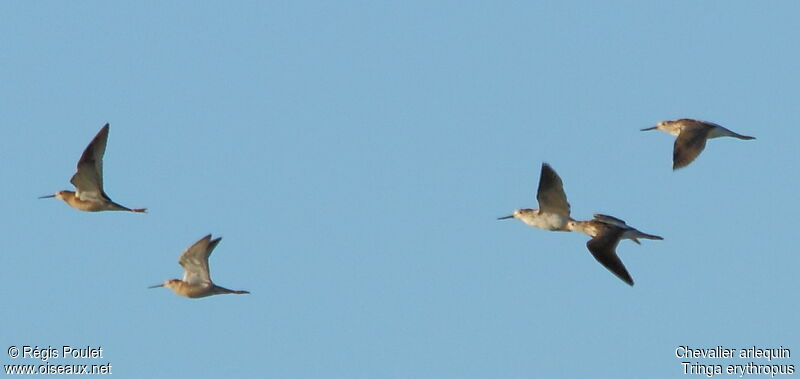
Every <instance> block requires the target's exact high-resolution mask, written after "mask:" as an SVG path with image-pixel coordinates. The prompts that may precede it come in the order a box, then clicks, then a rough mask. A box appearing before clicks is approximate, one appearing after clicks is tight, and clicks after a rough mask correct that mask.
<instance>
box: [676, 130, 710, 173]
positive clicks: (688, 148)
mask: <svg viewBox="0 0 800 379" xmlns="http://www.w3.org/2000/svg"><path fill="white" fill-rule="evenodd" d="M692 121H694V120H692ZM713 127H714V126H713V124H706V123H703V122H700V121H694V122H692V123H690V124H687V125H686V126H684V128H683V129H682V130H681V133H680V134H678V137H677V138H675V145H674V147H673V149H672V169H673V170H677V169H679V168H681V167H686V166H688V165H689V163H692V161H694V160H695V158H697V156H698V155H700V153H702V152H703V149H705V148H706V137H708V132H709V131H710V130H711V129H712V128H713Z"/></svg>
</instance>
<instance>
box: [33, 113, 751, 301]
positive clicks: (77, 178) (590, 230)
mask: <svg viewBox="0 0 800 379" xmlns="http://www.w3.org/2000/svg"><path fill="white" fill-rule="evenodd" d="M655 129H657V130H661V131H664V132H667V133H669V134H671V135H673V136H675V137H676V138H675V146H674V150H673V155H672V163H673V165H672V168H673V170H675V169H678V168H681V167H685V166H686V165H688V164H689V163H691V162H692V161H693V160H694V159H695V158H697V156H698V155H700V153H701V152H702V151H703V149H704V148H705V146H706V140H708V139H711V138H716V137H735V138H739V139H745V140H749V139H754V137H750V136H744V135H741V134H738V133H735V132H733V131H730V130H728V129H726V128H724V127H722V126H720V125H717V124H714V123H711V122H706V121H698V120H692V119H680V120H675V121H662V122H659V123H658V124H657V125H656V126H653V127H651V128H646V129H642V130H643V131H645V130H655ZM108 131H109V125H108V124H105V125H104V126H103V127H102V128H101V129H100V131H99V132H98V133H97V135H96V136H95V137H94V139H92V141H91V142H90V143H89V145H88V146H86V149H85V150H84V151H83V154H82V155H81V158H80V159H79V160H78V170H77V172H76V173H75V175H73V176H72V179H70V183H72V185H73V186H75V191H58V192H56V193H55V194H53V195H47V196H41V197H40V198H57V199H61V200H63V201H64V202H65V203H67V204H68V205H69V206H71V207H73V208H75V209H78V210H81V211H88V212H98V211H127V212H135V213H145V212H146V211H147V209H146V208H128V207H125V206H123V205H120V204H117V203H115V202H114V201H113V200H111V198H110V197H109V196H108V195H107V194H106V193H105V191H104V190H103V155H104V154H105V151H106V143H107V142H108ZM536 199H537V200H538V202H539V209H517V210H515V211H514V213H513V214H511V215H509V216H506V217H501V218H500V220H503V219H510V218H515V219H518V220H520V221H522V222H524V223H526V224H528V225H530V226H533V227H536V228H540V229H545V230H552V231H570V232H580V233H584V234H587V235H589V236H590V237H592V239H591V240H589V242H587V243H586V247H588V248H589V251H590V252H591V253H592V255H593V256H594V258H595V259H597V261H598V262H600V264H602V265H603V266H605V267H606V268H607V269H608V270H609V271H611V272H612V273H614V275H616V276H617V277H619V278H620V279H622V280H623V281H624V282H625V283H628V284H629V285H633V278H632V277H631V275H630V274H629V273H628V270H627V269H626V268H625V265H624V264H623V263H622V261H621V260H620V259H619V257H618V256H617V253H616V249H617V245H618V244H619V241H621V240H623V239H629V240H632V241H633V242H636V243H637V244H638V243H639V238H644V239H652V240H662V239H663V238H661V237H659V236H656V235H652V234H647V233H643V232H641V231H639V230H637V229H636V228H634V227H631V226H629V225H628V224H626V223H625V221H622V220H620V219H618V218H616V217H611V216H607V215H602V214H595V215H594V218H593V219H592V220H588V221H578V220H574V219H573V218H572V217H570V206H569V202H567V195H566V194H565V193H564V184H563V183H562V181H561V178H560V177H559V176H558V174H557V173H556V172H555V170H553V168H552V167H550V166H549V165H548V164H547V163H543V164H542V172H541V176H540V178H539V188H538V191H537V193H536ZM220 240H221V238H215V239H212V238H211V235H210V234H209V235H207V236H205V237H203V238H201V239H200V240H199V241H197V242H195V243H194V244H193V245H192V246H190V247H189V248H188V249H186V250H185V251H184V252H183V253H182V254H181V256H180V258H179V259H178V263H179V264H180V265H181V266H182V267H183V279H170V280H167V281H166V282H164V283H162V284H158V285H154V286H150V287H149V288H157V287H167V288H169V289H171V290H172V291H174V292H175V293H176V294H178V295H180V296H185V297H190V298H199V297H206V296H211V295H220V294H247V293H250V292H248V291H243V290H230V289H227V288H224V287H220V286H218V285H216V284H214V282H213V281H212V280H211V272H210V269H209V267H208V258H209V256H210V255H211V252H212V251H214V248H215V247H217V245H218V244H219V242H220Z"/></svg>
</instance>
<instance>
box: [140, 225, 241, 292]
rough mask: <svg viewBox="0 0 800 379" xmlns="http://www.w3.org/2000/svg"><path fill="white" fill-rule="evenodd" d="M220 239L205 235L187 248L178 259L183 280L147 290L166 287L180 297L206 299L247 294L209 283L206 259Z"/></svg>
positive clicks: (209, 276)
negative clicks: (224, 295) (230, 294)
mask: <svg viewBox="0 0 800 379" xmlns="http://www.w3.org/2000/svg"><path fill="white" fill-rule="evenodd" d="M220 240H222V238H215V239H211V235H210V234H209V235H207V236H205V237H203V238H201V239H200V240H199V241H197V242H195V243H194V244H193V245H192V246H189V248H188V249H186V251H184V252H183V254H181V257H180V258H179V259H178V263H180V265H181V267H183V280H181V279H170V280H167V281H166V282H164V283H162V284H157V285H154V286H150V287H148V288H158V287H167V288H169V289H171V290H172V291H174V292H175V293H176V294H178V295H180V296H185V297H189V298H198V297H206V296H211V295H221V294H227V293H233V294H247V293H250V292H248V291H241V290H229V289H227V288H224V287H220V286H218V285H216V284H214V282H212V281H211V271H210V270H209V268H208V257H209V256H210V255H211V252H212V251H214V248H215V247H217V244H219V241H220Z"/></svg>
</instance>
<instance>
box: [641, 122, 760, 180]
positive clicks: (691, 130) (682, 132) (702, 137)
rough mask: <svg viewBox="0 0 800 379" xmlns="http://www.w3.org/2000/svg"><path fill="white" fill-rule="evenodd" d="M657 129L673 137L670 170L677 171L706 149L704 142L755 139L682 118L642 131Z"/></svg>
mask: <svg viewBox="0 0 800 379" xmlns="http://www.w3.org/2000/svg"><path fill="white" fill-rule="evenodd" d="M654 129H658V130H661V131H663V132H667V133H669V134H671V135H673V136H675V137H676V138H675V147H674V148H673V151H672V169H673V170H677V169H679V168H681V167H685V166H687V165H688V164H689V163H692V161H694V159H695V158H697V156H698V155H700V153H701V152H703V149H704V148H705V147H706V140H708V139H711V138H717V137H734V138H738V139H744V140H749V139H755V137H750V136H743V135H741V134H738V133H735V132H733V131H731V130H728V129H726V128H724V127H722V126H720V125H717V124H715V123H713V122H708V121H699V120H692V119H688V118H682V119H680V120H674V121H661V122H659V123H658V124H657V125H656V126H653V127H650V128H645V129H642V131H645V130H654Z"/></svg>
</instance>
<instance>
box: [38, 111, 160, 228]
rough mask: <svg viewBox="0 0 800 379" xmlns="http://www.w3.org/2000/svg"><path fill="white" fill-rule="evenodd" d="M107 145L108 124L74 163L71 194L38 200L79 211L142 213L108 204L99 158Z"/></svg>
mask: <svg viewBox="0 0 800 379" xmlns="http://www.w3.org/2000/svg"><path fill="white" fill-rule="evenodd" d="M106 142H108V124H105V126H103V128H101V129H100V131H99V132H98V133H97V135H96V136H95V137H94V139H92V142H90V143H89V146H86V149H85V150H84V151H83V154H82V155H81V159H80V160H78V171H77V172H76V173H75V175H73V176H72V179H70V183H72V185H73V186H75V192H73V191H58V192H56V193H55V194H54V195H47V196H40V197H39V198H40V199H45V198H50V197H55V198H57V199H61V200H64V202H66V203H67V204H68V205H69V206H70V207H73V208H75V209H78V210H81V211H88V212H98V211H128V212H138V213H143V212H146V211H147V209H146V208H133V209H131V208H128V207H125V206H122V205H119V204H117V203H115V202H114V201H112V200H111V198H109V197H108V195H106V193H105V191H104V190H103V154H105V152H106Z"/></svg>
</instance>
